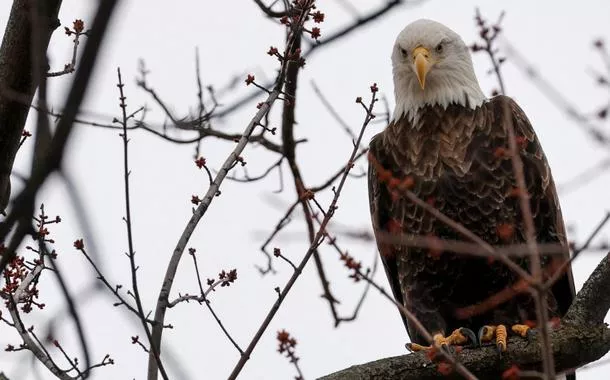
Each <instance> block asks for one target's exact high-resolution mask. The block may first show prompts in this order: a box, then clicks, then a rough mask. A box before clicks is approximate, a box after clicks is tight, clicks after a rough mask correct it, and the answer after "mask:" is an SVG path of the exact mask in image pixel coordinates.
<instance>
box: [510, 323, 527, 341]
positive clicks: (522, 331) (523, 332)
mask: <svg viewBox="0 0 610 380" xmlns="http://www.w3.org/2000/svg"><path fill="white" fill-rule="evenodd" d="M510 329H511V330H512V332H514V333H515V334H517V335H519V336H520V337H522V338H525V339H527V341H528V343H529V342H530V341H531V340H532V330H531V328H530V327H529V326H528V325H519V324H517V325H513V326H512V327H511V328H510Z"/></svg>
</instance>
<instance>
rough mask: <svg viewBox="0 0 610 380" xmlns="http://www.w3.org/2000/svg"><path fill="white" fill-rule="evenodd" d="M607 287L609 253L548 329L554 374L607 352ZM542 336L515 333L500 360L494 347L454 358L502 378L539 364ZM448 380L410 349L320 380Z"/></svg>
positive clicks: (609, 301) (609, 344)
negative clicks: (558, 322) (508, 372)
mask: <svg viewBox="0 0 610 380" xmlns="http://www.w3.org/2000/svg"><path fill="white" fill-rule="evenodd" d="M609 287H610V254H608V255H607V256H606V257H604V259H603V260H602V261H601V262H600V264H599V265H598V266H597V268H596V269H595V271H593V273H592V274H591V276H590V277H589V279H588V280H587V282H586V283H585V284H584V286H583V288H582V289H581V290H580V291H579V292H578V295H577V296H576V299H575V300H574V303H573V304H572V306H571V307H570V309H569V310H568V313H567V314H566V316H565V317H564V319H563V320H562V323H561V326H560V327H559V328H557V329H555V330H554V331H552V332H551V334H550V335H551V340H552V346H553V356H554V358H555V368H556V370H557V371H558V372H560V371H567V370H570V369H573V368H576V367H580V366H583V365H585V364H587V363H590V362H593V361H595V360H598V359H599V358H601V357H602V356H603V355H604V354H606V353H607V352H608V351H610V329H609V328H608V327H607V326H606V324H605V323H604V317H605V315H606V314H607V313H608V309H609V308H610V293H608V292H607V291H602V289H608V288H609ZM539 339H540V337H539V334H538V331H537V330H536V331H534V334H533V337H532V340H531V342H530V343H529V344H528V342H527V341H526V340H524V339H521V338H518V337H513V338H511V339H510V341H509V345H508V351H507V352H506V353H505V354H504V355H503V357H502V359H501V358H500V357H499V356H498V354H497V352H496V350H495V347H493V346H486V347H482V348H477V349H464V350H463V351H462V352H461V353H460V354H459V355H458V356H457V358H458V360H459V361H460V362H461V363H463V364H464V365H465V366H466V368H468V369H469V370H471V371H472V372H473V373H474V374H475V375H477V376H478V377H479V378H482V379H487V378H492V379H497V378H501V374H502V372H504V371H505V370H507V369H508V368H510V367H511V366H512V365H517V366H518V367H519V368H520V369H522V370H528V369H537V370H539V369H540V368H541V367H542V357H541V355H540V340H539ZM441 378H442V379H446V378H459V375H458V374H455V373H453V374H451V375H450V376H449V377H448V376H446V375H443V374H441V373H440V372H439V371H438V366H437V364H435V363H431V362H430V360H429V359H428V358H427V357H426V355H425V354H424V353H421V352H420V353H414V354H408V355H402V356H395V357H391V358H385V359H380V360H377V361H374V362H369V363H366V364H361V365H355V366H352V367H349V368H347V369H344V370H341V371H338V372H335V373H333V374H330V375H327V376H324V377H322V378H320V380H348V379H349V380H358V379H367V380H368V379H371V380H373V379H386V380H392V379H401V380H408V379H424V380H425V379H441Z"/></svg>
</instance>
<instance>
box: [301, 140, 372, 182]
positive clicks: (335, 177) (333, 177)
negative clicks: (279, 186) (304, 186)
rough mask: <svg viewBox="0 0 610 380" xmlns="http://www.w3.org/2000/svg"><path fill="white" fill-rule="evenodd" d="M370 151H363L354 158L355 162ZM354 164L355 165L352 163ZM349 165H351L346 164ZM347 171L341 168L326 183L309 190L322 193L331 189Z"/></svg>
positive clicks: (366, 149)
mask: <svg viewBox="0 0 610 380" xmlns="http://www.w3.org/2000/svg"><path fill="white" fill-rule="evenodd" d="M368 151H369V149H368V148H365V149H363V150H361V151H360V152H359V153H358V154H357V155H356V157H354V162H356V161H358V160H359V159H360V158H362V157H364V156H365V155H366V153H367V152H368ZM352 164H353V163H352ZM346 165H349V164H346ZM344 171H345V166H344V167H342V168H340V169H339V170H338V171H337V172H336V173H335V174H334V175H332V176H331V177H330V178H329V179H328V180H326V181H325V182H324V183H322V184H321V185H318V186H314V187H310V188H309V190H310V191H312V192H314V193H317V192H319V191H322V190H324V189H327V188H329V187H330V186H331V185H332V184H333V183H334V182H335V181H336V180H337V178H339V177H340V176H341V174H343V172H344Z"/></svg>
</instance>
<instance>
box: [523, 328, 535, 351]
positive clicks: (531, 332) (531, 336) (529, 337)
mask: <svg viewBox="0 0 610 380" xmlns="http://www.w3.org/2000/svg"><path fill="white" fill-rule="evenodd" d="M525 339H526V340H527V343H526V344H525V347H527V346H529V344H530V343H532V340H533V339H534V330H533V329H529V330H527V334H525Z"/></svg>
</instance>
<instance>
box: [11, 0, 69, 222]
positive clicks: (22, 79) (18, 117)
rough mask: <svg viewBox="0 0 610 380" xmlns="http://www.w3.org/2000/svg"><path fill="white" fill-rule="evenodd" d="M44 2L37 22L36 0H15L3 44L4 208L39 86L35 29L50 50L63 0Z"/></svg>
mask: <svg viewBox="0 0 610 380" xmlns="http://www.w3.org/2000/svg"><path fill="white" fill-rule="evenodd" d="M44 1H45V3H44V6H41V7H40V9H41V12H42V14H40V15H39V17H38V20H39V22H38V23H37V24H36V25H33V24H32V21H31V20H32V10H31V4H36V2H35V1H33V0H14V1H13V6H12V8H11V14H10V16H9V19H8V23H7V24H6V29H5V31H4V38H3V40H2V46H1V47H0V211H2V210H4V208H5V207H6V205H7V203H8V199H9V197H10V192H11V185H10V175H11V171H12V169H13V162H14V161H15V155H16V154H17V149H18V147H19V140H20V137H21V132H22V131H23V127H24V126H25V121H26V119H27V116H28V111H29V109H30V103H31V102H32V98H33V97H34V93H35V92H36V87H37V83H36V81H35V79H34V72H35V69H36V67H35V64H36V62H35V61H36V60H35V59H34V57H35V56H36V53H35V48H34V46H35V44H33V36H34V32H36V31H41V33H40V38H39V39H38V41H37V43H38V44H39V48H40V49H39V51H46V50H47V47H48V46H49V40H50V39H51V34H52V33H53V30H55V28H56V27H57V26H58V25H59V20H58V19H57V15H58V13H59V8H60V6H61V0H44ZM39 28H42V29H39Z"/></svg>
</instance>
